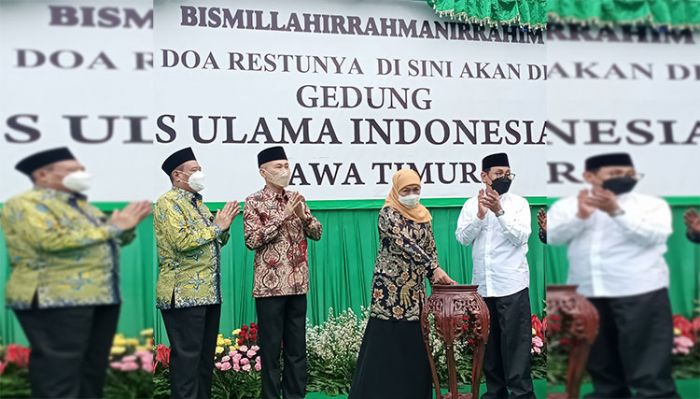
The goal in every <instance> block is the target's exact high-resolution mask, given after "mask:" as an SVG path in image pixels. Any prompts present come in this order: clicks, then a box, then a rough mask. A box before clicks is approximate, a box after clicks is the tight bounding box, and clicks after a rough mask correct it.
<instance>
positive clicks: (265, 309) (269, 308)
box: [255, 295, 306, 399]
mask: <svg viewBox="0 0 700 399" xmlns="http://www.w3.org/2000/svg"><path fill="white" fill-rule="evenodd" d="M255 308H256V311H257V313H258V325H259V327H260V330H259V331H260V332H259V335H258V337H259V341H260V357H261V361H262V392H263V393H262V395H263V396H262V397H263V398H264V399H279V398H280V394H282V395H283V397H284V399H303V398H304V396H305V395H306V295H291V296H280V297H270V298H257V299H256V300H255ZM282 347H284V350H282ZM280 353H282V357H283V359H284V375H281V373H280Z"/></svg>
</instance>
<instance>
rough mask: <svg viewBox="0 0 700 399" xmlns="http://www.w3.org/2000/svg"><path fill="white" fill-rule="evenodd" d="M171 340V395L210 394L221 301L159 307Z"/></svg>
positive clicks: (200, 397) (202, 398)
mask: <svg viewBox="0 0 700 399" xmlns="http://www.w3.org/2000/svg"><path fill="white" fill-rule="evenodd" d="M161 314H162V315H163V322H165V329H166V330H167V332H168V339H169V340H170V350H171V351H170V397H171V398H176V399H181V398H182V399H193V398H198V399H205V398H210V397H211V380H212V376H213V373H214V351H215V349H216V337H217V335H218V334H219V316H221V305H207V306H193V307H190V308H180V309H161Z"/></svg>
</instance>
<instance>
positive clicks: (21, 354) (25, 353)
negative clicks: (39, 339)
mask: <svg viewBox="0 0 700 399" xmlns="http://www.w3.org/2000/svg"><path fill="white" fill-rule="evenodd" d="M29 353H30V350H29V348H25V347H24V346H22V345H16V344H10V345H7V353H6V354H5V361H6V362H7V364H14V365H15V366H17V367H19V368H25V367H27V366H29Z"/></svg>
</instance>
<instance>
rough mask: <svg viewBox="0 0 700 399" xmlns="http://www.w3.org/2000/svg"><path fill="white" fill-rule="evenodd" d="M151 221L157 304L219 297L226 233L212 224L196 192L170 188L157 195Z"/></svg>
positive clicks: (213, 300)
mask: <svg viewBox="0 0 700 399" xmlns="http://www.w3.org/2000/svg"><path fill="white" fill-rule="evenodd" d="M153 223H154V225H155V231H156V241H157V245H158V263H159V269H160V273H159V275H158V286H157V288H156V306H157V307H158V308H159V309H170V308H172V307H175V308H186V307H191V306H201V305H214V304H220V303H221V247H222V246H223V245H225V244H226V242H227V241H228V238H229V233H228V231H222V230H221V229H220V228H219V227H218V226H216V225H215V224H214V216H213V215H212V214H211V212H210V211H209V209H208V208H207V207H206V205H204V203H203V202H202V196H201V195H199V194H194V193H191V192H188V191H185V190H182V189H179V188H173V189H172V190H170V191H168V192H167V193H165V194H163V196H161V197H160V198H159V199H158V202H157V203H156V206H155V210H154V217H153Z"/></svg>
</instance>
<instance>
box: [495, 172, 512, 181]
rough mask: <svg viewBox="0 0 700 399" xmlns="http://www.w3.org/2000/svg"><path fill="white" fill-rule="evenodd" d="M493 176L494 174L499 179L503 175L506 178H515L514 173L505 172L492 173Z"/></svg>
mask: <svg viewBox="0 0 700 399" xmlns="http://www.w3.org/2000/svg"><path fill="white" fill-rule="evenodd" d="M494 176H496V179H500V178H501V177H505V178H506V179H508V180H514V179H515V173H507V174H505V175H504V174H503V173H494Z"/></svg>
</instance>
